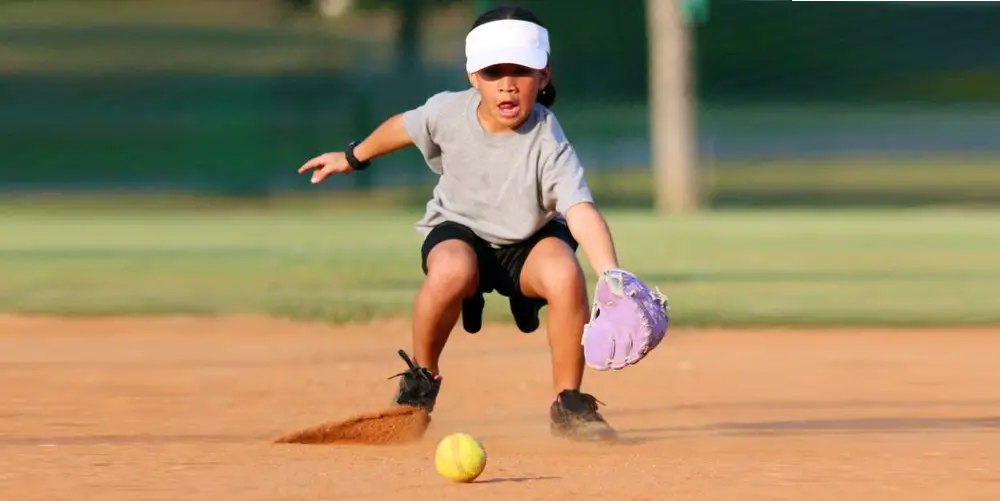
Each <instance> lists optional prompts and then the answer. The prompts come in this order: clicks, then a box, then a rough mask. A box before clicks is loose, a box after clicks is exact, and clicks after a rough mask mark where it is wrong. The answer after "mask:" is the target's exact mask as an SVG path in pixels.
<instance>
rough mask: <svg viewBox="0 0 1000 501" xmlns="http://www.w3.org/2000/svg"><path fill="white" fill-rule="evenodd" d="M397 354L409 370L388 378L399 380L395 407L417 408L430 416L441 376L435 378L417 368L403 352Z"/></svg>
mask: <svg viewBox="0 0 1000 501" xmlns="http://www.w3.org/2000/svg"><path fill="white" fill-rule="evenodd" d="M398 353H399V356H400V357H402V359H403V360H404V361H406V365H408V366H409V367H410V368H409V370H407V371H405V372H400V373H399V374H396V375H395V376H391V377H389V379H392V378H395V377H400V378H401V379H400V380H399V388H398V389H397V390H396V396H395V397H394V402H395V403H396V405H412V406H414V407H419V408H421V409H424V411H426V412H427V413H428V414H430V413H431V412H433V411H434V403H435V402H436V401H437V396H438V391H440V390H441V376H435V375H433V374H431V372H430V371H429V370H427V369H425V368H423V367H420V366H418V365H417V364H416V363H415V362H414V361H413V360H411V359H410V356H409V355H407V354H406V352H405V351H403V350H399V352H398Z"/></svg>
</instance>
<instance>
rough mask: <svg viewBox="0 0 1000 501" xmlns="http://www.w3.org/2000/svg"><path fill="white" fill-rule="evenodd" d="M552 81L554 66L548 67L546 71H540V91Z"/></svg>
mask: <svg viewBox="0 0 1000 501" xmlns="http://www.w3.org/2000/svg"><path fill="white" fill-rule="evenodd" d="M551 81H552V65H551V64H549V65H546V66H545V69H543V70H541V71H539V82H538V83H539V86H538V88H539V89H544V88H545V86H546V85H548V84H549V82H551Z"/></svg>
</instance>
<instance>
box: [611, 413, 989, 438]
mask: <svg viewBox="0 0 1000 501" xmlns="http://www.w3.org/2000/svg"><path fill="white" fill-rule="evenodd" d="M956 430H958V431H972V432H982V431H992V430H1000V417H997V416H985V417H965V418H906V417H900V418H848V419H800V420H784V421H726V422H718V423H712V424H708V425H703V426H664V427H657V428H641V429H632V430H621V431H620V432H619V433H620V435H621V439H620V440H619V443H623V444H626V445H637V444H642V443H648V442H656V441H662V440H668V439H671V438H688V437H691V436H697V435H702V434H706V433H707V434H710V435H714V436H729V437H754V436H790V435H829V434H844V435H851V434H871V433H913V432H934V431H956Z"/></svg>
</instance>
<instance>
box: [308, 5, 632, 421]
mask: <svg viewBox="0 0 1000 501" xmlns="http://www.w3.org/2000/svg"><path fill="white" fill-rule="evenodd" d="M549 52H550V51H549V38H548V32H547V30H546V28H545V27H544V26H543V25H542V23H541V22H540V21H539V20H538V19H537V18H536V17H535V16H534V15H532V14H531V13H530V12H528V11H526V10H524V9H521V8H517V7H500V8H496V9H493V10H491V11H489V12H486V13H485V14H483V15H482V16H481V17H480V18H479V19H477V20H476V22H475V24H474V25H473V27H472V30H471V31H470V32H469V34H468V36H467V37H466V46H465V53H466V58H467V60H466V70H467V73H468V78H469V83H470V84H471V85H472V88H471V89H468V90H464V91H458V92H448V91H446V92H441V93H438V94H436V95H434V96H431V97H430V98H429V99H428V100H427V101H426V103H424V104H423V105H421V106H419V107H417V108H415V109H412V110H409V111H407V112H405V113H401V114H398V115H396V116H393V117H392V118H389V119H388V120H386V121H385V122H383V123H382V124H381V125H380V126H378V127H377V128H376V129H375V131H374V132H372V133H371V135H369V136H368V137H367V138H366V139H365V140H364V141H361V142H353V143H351V144H350V145H349V146H348V147H347V149H346V151H345V152H343V153H326V154H323V155H320V156H318V157H316V158H313V159H311V160H309V161H308V162H306V163H305V165H303V166H302V167H301V168H300V169H299V173H305V172H307V171H309V170H313V173H312V182H313V183H319V182H321V181H322V180H323V179H325V178H326V177H328V176H329V175H331V174H340V173H348V172H351V171H354V170H361V169H364V168H367V167H368V165H369V162H370V161H371V160H372V159H374V158H376V157H379V156H381V155H385V154H387V153H390V152H393V151H396V150H399V149H401V148H404V147H406V146H410V145H415V146H416V147H417V148H418V149H419V150H420V153H421V154H422V155H423V157H424V159H425V160H426V162H427V164H428V166H429V167H430V169H431V170H432V171H433V172H434V173H436V174H438V175H439V176H440V178H439V181H438V184H437V186H436V187H435V189H434V192H433V197H432V198H431V200H430V201H429V203H428V204H427V210H426V213H425V215H424V217H423V218H422V219H421V220H420V221H419V222H418V223H417V225H416V229H417V231H418V232H419V233H420V234H421V235H422V236H423V237H424V243H423V246H422V249H421V255H422V268H423V272H424V274H425V275H426V279H425V280H424V282H423V284H422V285H421V287H420V290H419V292H418V294H417V297H416V299H415V303H414V311H413V319H412V322H413V326H412V328H413V334H412V335H413V354H414V357H413V362H414V363H415V367H414V368H411V369H410V370H408V371H406V372H404V373H402V374H400V376H403V377H402V379H401V380H400V383H399V389H398V391H397V393H396V396H395V402H396V403H397V404H408V405H413V406H417V407H420V408H422V409H424V410H425V411H426V412H427V413H430V412H432V411H433V410H434V403H435V400H436V398H437V395H438V391H439V389H440V386H441V381H442V379H441V375H440V374H439V370H438V362H439V359H440V356H441V352H442V350H443V349H444V346H445V343H446V342H447V340H448V336H449V334H450V332H451V331H452V329H454V327H455V325H456V323H457V322H458V317H459V315H460V314H461V316H462V320H463V326H464V327H465V329H466V330H467V331H468V332H470V333H474V332H477V331H478V330H479V329H480V327H481V323H482V310H483V306H484V303H483V293H488V292H491V291H497V292H498V293H499V294H501V295H503V296H506V297H507V298H508V300H509V306H510V311H511V314H512V315H513V317H514V320H515V322H516V324H517V326H518V328H519V329H520V330H521V331H522V332H525V333H530V332H533V331H535V330H536V329H537V328H538V327H539V319H538V312H539V310H540V309H541V308H542V307H543V306H546V305H548V307H549V316H548V322H547V331H548V344H549V349H550V357H551V362H552V379H553V385H554V394H555V399H554V401H553V402H552V404H551V406H550V409H549V414H550V420H551V426H550V428H551V431H552V433H553V434H555V435H557V436H563V437H567V438H572V439H584V440H589V439H611V438H614V437H615V435H616V433H615V431H614V429H613V428H611V426H609V425H608V423H607V422H606V421H605V420H604V418H603V417H602V416H601V414H600V413H599V412H598V411H597V400H596V399H595V398H594V397H593V396H591V395H589V394H586V393H582V392H581V391H580V386H581V381H582V379H583V371H584V358H583V351H582V347H581V337H582V331H583V327H584V325H585V324H586V323H587V321H588V320H589V315H590V303H589V301H588V297H587V290H586V287H587V284H586V280H585V278H584V274H583V270H582V269H581V267H580V263H579V262H578V261H577V258H576V249H577V245H578V242H579V246H580V247H582V248H583V251H584V253H585V254H586V256H587V258H588V260H589V262H590V263H591V265H592V266H593V268H594V271H595V272H596V273H597V274H600V273H602V272H603V271H605V270H608V269H613V268H617V267H618V262H617V257H616V254H615V247H614V243H613V241H612V237H611V233H610V231H609V229H608V226H607V224H606V222H605V220H604V218H603V217H602V216H601V214H600V213H599V212H598V211H597V209H596V208H595V206H594V201H593V198H592V196H591V192H590V189H589V187H588V185H587V182H586V180H585V178H584V173H583V167H582V166H581V165H580V162H579V160H578V158H577V155H576V152H575V150H574V149H573V146H572V145H571V144H570V142H569V141H568V140H567V139H566V136H565V135H564V134H563V131H562V128H561V127H560V125H559V122H558V120H556V117H555V115H554V114H553V113H552V112H551V111H550V110H549V108H550V107H552V105H553V104H554V102H555V97H556V94H555V87H554V86H553V85H552V80H551V67H550V65H549ZM401 355H402V356H404V358H405V357H406V355H405V353H403V352H401Z"/></svg>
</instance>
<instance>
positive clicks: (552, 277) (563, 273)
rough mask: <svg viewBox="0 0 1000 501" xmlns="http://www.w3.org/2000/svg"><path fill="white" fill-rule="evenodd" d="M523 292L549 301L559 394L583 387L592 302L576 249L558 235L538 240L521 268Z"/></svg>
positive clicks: (554, 376) (549, 326)
mask: <svg viewBox="0 0 1000 501" xmlns="http://www.w3.org/2000/svg"><path fill="white" fill-rule="evenodd" d="M521 292H522V293H523V294H524V295H525V296H527V297H529V298H542V299H545V300H546V301H547V302H548V308H549V315H548V322H547V325H546V330H547V332H548V340H549V350H550V352H551V358H552V383H553V385H554V389H555V392H556V394H559V393H560V392H562V391H563V390H578V389H580V384H581V382H582V379H583V370H584V359H583V347H582V346H581V345H580V341H581V339H582V337H583V326H584V324H586V323H587V320H588V319H589V318H590V305H589V302H588V299H587V281H586V278H585V277H584V275H583V270H582V268H581V267H580V264H579V262H578V261H577V259H576V253H575V252H574V251H573V249H572V248H571V247H570V246H569V245H568V244H567V243H566V242H565V241H563V240H562V239H560V238H556V237H548V238H544V239H542V240H541V241H539V242H538V243H537V244H535V246H534V247H533V248H532V249H531V251H530V253H529V254H528V258H527V259H526V260H525V263H524V267H523V268H522V269H521Z"/></svg>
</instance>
